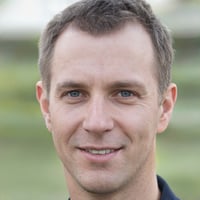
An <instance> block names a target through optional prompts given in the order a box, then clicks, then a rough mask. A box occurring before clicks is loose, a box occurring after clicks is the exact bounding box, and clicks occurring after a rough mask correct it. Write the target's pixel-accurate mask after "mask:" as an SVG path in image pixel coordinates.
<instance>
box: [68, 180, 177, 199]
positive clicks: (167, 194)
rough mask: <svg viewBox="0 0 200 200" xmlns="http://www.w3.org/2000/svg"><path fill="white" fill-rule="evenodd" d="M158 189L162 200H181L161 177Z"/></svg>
mask: <svg viewBox="0 0 200 200" xmlns="http://www.w3.org/2000/svg"><path fill="white" fill-rule="evenodd" d="M157 179H158V187H159V189H160V193H161V198H160V200H180V199H179V198H177V197H176V196H175V195H174V193H173V192H172V190H171V189H170V188H169V186H168V184H167V183H166V182H165V181H164V179H162V178H161V177H160V176H157ZM68 200H70V198H69V199H68Z"/></svg>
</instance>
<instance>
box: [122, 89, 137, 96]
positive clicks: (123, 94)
mask: <svg viewBox="0 0 200 200" xmlns="http://www.w3.org/2000/svg"><path fill="white" fill-rule="evenodd" d="M118 95H119V96H120V97H131V96H134V95H135V94H134V93H133V92H132V91H129V90H122V91H120V92H119V93H118Z"/></svg>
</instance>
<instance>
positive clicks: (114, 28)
mask: <svg viewBox="0 0 200 200" xmlns="http://www.w3.org/2000/svg"><path fill="white" fill-rule="evenodd" d="M165 51H166V52H165ZM40 56H41V57H40V67H41V73H42V81H39V82H38V83H37V98H38V101H39V102H40V106H41V110H42V113H43V116H44V118H45V122H46V126H47V128H48V130H49V131H50V132H51V133H52V136H53V141H54V144H55V148H56V150H57V153H58V155H59V157H60V159H61V161H62V163H63V166H64V169H65V177H66V180H67V183H68V187H69V191H70V195H71V196H72V199H78V198H80V196H81V199H109V200H110V199H130V198H131V197H132V196H133V195H135V199H147V198H148V199H149V200H151V199H152V200H153V199H158V197H159V192H158V187H157V182H156V175H155V174H156V172H155V141H156V134H157V133H160V132H163V131H164V130H165V129H166V127H167V125H168V123H169V120H170V116H171V113H172V110H173V106H174V103H175V100H176V86H175V85H174V84H173V83H170V66H171V62H172V50H171V43H170V39H169V36H168V34H167V32H166V30H165V29H164V28H163V27H162V26H161V25H160V23H159V22H158V21H157V20H156V18H155V16H154V15H153V14H152V12H151V10H150V8H149V6H148V5H146V4H145V3H144V2H143V1H138V0H137V1H134V0H132V1H131V0H115V1H114V0H84V1H81V2H80V3H77V4H75V5H73V6H72V7H70V8H67V9H66V10H65V11H63V13H61V14H60V15H57V16H56V17H55V18H54V20H53V21H51V22H50V23H49V25H48V27H47V29H46V31H45V32H44V34H43V36H42V40H41V49H40ZM161 79H163V80H162V81H161ZM159 92H160V93H161V95H162V101H160V98H158V97H159Z"/></svg>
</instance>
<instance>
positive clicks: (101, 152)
mask: <svg viewBox="0 0 200 200" xmlns="http://www.w3.org/2000/svg"><path fill="white" fill-rule="evenodd" d="M122 149H123V148H122V147H120V148H111V147H104V148H96V147H84V148H79V150H80V152H81V155H82V156H83V157H84V158H85V159H87V160H89V161H91V162H95V163H104V162H108V161H110V160H112V159H113V158H115V157H116V156H117V155H118V154H119V152H121V150H122Z"/></svg>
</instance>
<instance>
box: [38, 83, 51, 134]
mask: <svg viewBox="0 0 200 200" xmlns="http://www.w3.org/2000/svg"><path fill="white" fill-rule="evenodd" d="M36 97H37V100H38V102H39V104H40V110H41V112H42V115H43V118H44V120H45V124H46V127H47V129H48V130H49V131H50V132H51V116H50V112H49V99H48V97H47V92H46V89H45V88H44V86H43V84H42V81H38V82H37V83H36Z"/></svg>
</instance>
